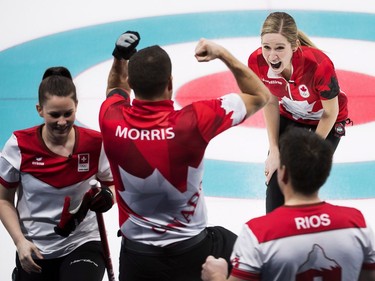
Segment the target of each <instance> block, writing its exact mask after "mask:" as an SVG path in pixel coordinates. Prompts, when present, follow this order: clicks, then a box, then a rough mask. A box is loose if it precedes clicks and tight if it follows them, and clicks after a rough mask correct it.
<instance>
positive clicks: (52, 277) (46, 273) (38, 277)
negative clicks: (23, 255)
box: [15, 242, 105, 281]
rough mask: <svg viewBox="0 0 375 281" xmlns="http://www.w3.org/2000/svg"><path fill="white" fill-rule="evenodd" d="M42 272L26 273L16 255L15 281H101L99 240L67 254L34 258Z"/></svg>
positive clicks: (102, 270) (101, 255)
mask: <svg viewBox="0 0 375 281" xmlns="http://www.w3.org/2000/svg"><path fill="white" fill-rule="evenodd" d="M35 262H36V263H37V264H38V265H39V266H41V267H42V273H31V274H29V273H27V272H26V271H24V270H23V269H22V267H21V264H20V261H19V258H18V255H16V266H17V268H16V270H17V275H18V276H17V277H16V279H15V281H102V279H103V275H104V271H105V262H104V258H103V251H102V245H101V243H100V242H87V243H85V244H83V245H82V246H80V247H78V248H77V249H76V250H74V251H73V252H72V253H70V254H69V255H67V256H64V257H61V258H56V259H43V260H35Z"/></svg>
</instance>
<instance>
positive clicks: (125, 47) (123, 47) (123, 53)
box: [112, 31, 141, 60]
mask: <svg viewBox="0 0 375 281" xmlns="http://www.w3.org/2000/svg"><path fill="white" fill-rule="evenodd" d="M140 40H141V37H140V36H139V33H138V32H136V31H126V32H124V33H123V34H121V35H120V37H119V38H118V39H117V41H116V44H115V48H114V50H113V52H112V55H113V56H114V57H115V58H116V59H119V60H120V59H124V60H128V59H130V57H131V56H132V55H134V54H135V53H136V52H137V49H136V47H137V45H138V43H139V41H140Z"/></svg>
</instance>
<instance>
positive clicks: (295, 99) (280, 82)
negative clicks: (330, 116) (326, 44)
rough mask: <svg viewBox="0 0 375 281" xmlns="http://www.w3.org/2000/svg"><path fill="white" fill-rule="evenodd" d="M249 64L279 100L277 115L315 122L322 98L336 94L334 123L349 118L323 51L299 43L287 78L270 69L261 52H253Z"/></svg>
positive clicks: (333, 70)
mask: <svg viewBox="0 0 375 281" xmlns="http://www.w3.org/2000/svg"><path fill="white" fill-rule="evenodd" d="M248 66H249V68H251V69H252V70H253V71H254V72H255V73H256V74H257V75H258V77H259V78H260V79H261V80H262V81H263V83H264V84H265V85H266V86H267V88H268V89H269V90H270V91H271V93H272V94H273V95H275V96H276V97H277V98H278V99H279V102H280V114H281V115H282V116H285V117H287V118H289V119H291V120H295V121H297V122H299V123H303V124H307V125H317V124H318V122H319V120H320V119H321V117H322V114H323V107H322V102H321V101H322V100H329V99H332V98H334V97H336V96H338V102H339V113H338V116H337V122H341V121H344V120H345V119H346V118H347V117H348V108H347V102H348V101H347V97H346V95H345V93H344V92H342V91H341V90H340V87H339V83H338V80H337V76H336V72H335V68H334V65H333V63H332V61H331V60H330V59H329V57H328V56H326V55H325V54H324V53H323V52H322V51H320V50H318V49H316V48H311V47H305V46H301V47H299V48H298V50H297V51H296V52H294V53H293V57H292V75H291V77H290V80H289V81H287V80H286V79H285V78H284V77H282V76H281V74H276V73H274V72H273V71H272V68H270V67H269V66H268V64H267V62H266V60H265V59H264V57H263V55H262V48H259V49H257V50H256V51H254V52H253V53H252V54H251V55H250V57H249V59H248Z"/></svg>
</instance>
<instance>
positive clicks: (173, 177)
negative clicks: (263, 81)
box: [99, 89, 246, 246]
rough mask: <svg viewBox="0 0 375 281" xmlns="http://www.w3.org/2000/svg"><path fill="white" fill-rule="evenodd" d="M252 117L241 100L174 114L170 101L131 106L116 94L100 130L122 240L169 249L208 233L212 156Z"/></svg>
mask: <svg viewBox="0 0 375 281" xmlns="http://www.w3.org/2000/svg"><path fill="white" fill-rule="evenodd" d="M120 93H122V94H123V95H124V96H122V95H120ZM245 115H246V108H245V105H244V103H243V101H242V99H241V98H240V97H239V95H236V94H229V95H226V96H223V97H221V98H219V99H215V100H206V101H198V102H194V103H192V104H191V105H188V106H186V107H184V108H182V109H181V110H174V107H173V101H171V100H165V101H157V102H146V101H140V100H137V99H135V100H133V102H132V105H131V104H130V99H129V97H128V95H127V94H126V93H124V92H123V91H122V90H119V89H118V90H114V91H113V92H112V93H111V94H110V95H109V97H108V98H107V100H106V101H105V102H104V103H103V104H102V107H101V110H100V117H99V124H100V128H101V132H102V135H103V143H104V148H105V151H106V154H107V156H108V160H109V161H110V165H111V168H112V172H113V177H114V180H115V187H116V195H117V203H118V207H119V219H120V227H121V231H122V233H123V235H124V236H126V237H127V238H128V239H131V240H134V241H139V242H142V243H146V244H152V245H157V246H165V245H168V244H171V243H174V242H177V241H182V240H185V239H187V238H190V237H192V236H194V235H197V234H198V233H199V232H201V231H202V230H203V229H204V228H205V227H206V226H207V214H206V206H205V201H204V198H203V190H202V178H203V156H204V152H205V149H206V147H207V145H208V143H209V141H210V140H211V139H212V138H213V137H215V136H216V135H218V134H220V133H221V132H223V131H225V130H227V129H229V128H230V127H232V126H235V125H237V124H239V123H240V122H242V121H243V120H244V118H245Z"/></svg>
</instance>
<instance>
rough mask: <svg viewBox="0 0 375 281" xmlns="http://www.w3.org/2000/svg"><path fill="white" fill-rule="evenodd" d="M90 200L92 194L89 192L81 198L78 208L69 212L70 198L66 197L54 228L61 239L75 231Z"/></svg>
mask: <svg viewBox="0 0 375 281" xmlns="http://www.w3.org/2000/svg"><path fill="white" fill-rule="evenodd" d="M92 198H93V194H92V192H91V190H90V191H88V192H86V194H85V195H84V196H83V199H82V201H81V203H80V204H79V206H78V207H77V208H75V209H74V210H71V211H70V210H69V208H70V197H69V196H66V197H65V201H64V207H63V210H62V214H61V218H60V222H59V223H58V225H57V226H56V227H55V228H54V230H55V233H56V234H59V235H61V236H63V237H68V236H69V234H70V233H71V232H73V231H74V230H75V229H76V226H77V225H79V224H80V223H81V222H82V221H83V219H84V218H85V217H86V214H87V212H88V210H89V207H90V204H91V201H92Z"/></svg>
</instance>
